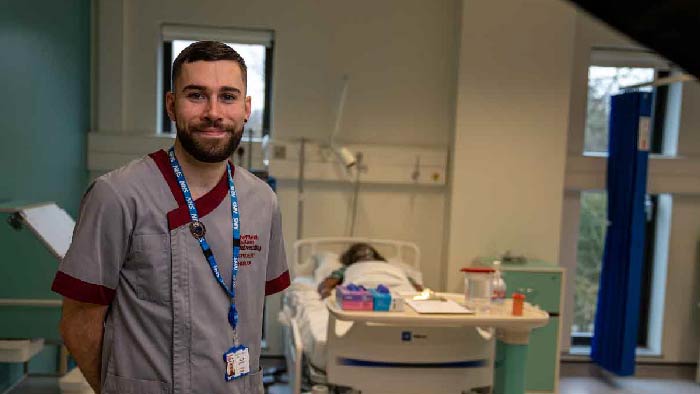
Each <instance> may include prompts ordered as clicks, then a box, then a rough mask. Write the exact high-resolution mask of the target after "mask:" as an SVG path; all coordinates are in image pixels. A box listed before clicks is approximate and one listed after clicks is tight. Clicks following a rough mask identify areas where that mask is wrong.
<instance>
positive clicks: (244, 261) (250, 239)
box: [238, 234, 262, 267]
mask: <svg viewBox="0 0 700 394" xmlns="http://www.w3.org/2000/svg"><path fill="white" fill-rule="evenodd" d="M261 250H262V246H260V245H258V235H257V234H241V254H240V256H239V257H238V258H239V259H240V261H239V262H238V265H239V266H240V267H245V266H247V265H251V264H253V260H254V259H255V256H257V254H258V252H260V251H261Z"/></svg>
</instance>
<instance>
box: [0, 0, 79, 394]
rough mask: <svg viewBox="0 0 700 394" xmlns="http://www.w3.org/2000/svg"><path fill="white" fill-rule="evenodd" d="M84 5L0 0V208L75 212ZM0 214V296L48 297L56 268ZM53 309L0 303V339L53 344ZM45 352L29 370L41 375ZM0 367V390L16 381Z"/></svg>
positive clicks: (17, 369) (8, 368) (12, 371)
mask: <svg viewBox="0 0 700 394" xmlns="http://www.w3.org/2000/svg"><path fill="white" fill-rule="evenodd" d="M90 7H91V6H90V0H62V1H51V0H29V1H14V0H0V51H1V53H2V55H0V85H1V86H2V88H3V94H2V95H0V141H2V143H0V179H2V186H0V203H4V202H8V201H14V200H21V201H31V202H39V201H55V202H56V203H58V204H59V205H60V206H62V207H64V208H65V209H66V210H67V211H68V212H69V213H70V214H71V215H73V216H75V214H76V212H77V210H78V205H79V203H80V196H81V195H82V192H83V190H84V189H85V186H86V182H87V179H88V173H87V169H86V165H85V163H86V159H85V157H86V139H87V131H88V129H89V120H90V13H91V10H90ZM6 218H7V216H6V215H0V251H1V253H0V298H56V299H58V298H59V297H58V296H57V295H55V294H53V293H52V292H51V290H50V286H51V281H52V279H53V276H54V274H55V272H56V267H57V265H58V262H57V261H56V260H55V259H54V258H53V257H52V256H51V255H50V254H49V253H48V251H46V250H45V249H44V248H43V246H42V245H41V244H40V243H39V241H37V240H36V239H35V238H34V236H33V235H32V234H31V233H30V232H29V230H27V229H24V230H22V231H19V232H17V231H15V230H13V229H11V228H10V227H9V226H8V225H7V224H6V223H5V220H6ZM58 314H59V310H58V308H54V309H50V308H38V309H29V308H15V307H0V338H15V337H21V336H24V337H45V338H48V339H58ZM52 362H55V361H54V360H53V357H52V356H51V355H49V356H46V357H43V358H42V359H41V360H37V361H33V364H32V367H33V368H32V369H35V368H36V369H37V370H40V371H41V370H51V368H52V367H51V366H49V365H48V364H50V363H52ZM21 367H22V366H21V365H13V364H0V392H2V391H3V390H4V389H5V388H7V387H8V386H9V385H11V384H12V383H13V382H15V381H16V380H17V379H18V378H19V377H21V372H22V368H21Z"/></svg>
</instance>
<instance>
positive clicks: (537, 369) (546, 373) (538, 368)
mask: <svg viewBox="0 0 700 394" xmlns="http://www.w3.org/2000/svg"><path fill="white" fill-rule="evenodd" d="M558 336H559V317H550V319H549V323H548V324H547V325H546V326H544V327H541V328H537V329H535V330H533V331H532V333H530V346H528V351H527V365H526V366H525V389H526V390H527V391H545V392H553V391H554V386H555V379H556V370H557V367H558V366H557V360H558V357H557V352H558V351H559V350H558V349H557V338H558Z"/></svg>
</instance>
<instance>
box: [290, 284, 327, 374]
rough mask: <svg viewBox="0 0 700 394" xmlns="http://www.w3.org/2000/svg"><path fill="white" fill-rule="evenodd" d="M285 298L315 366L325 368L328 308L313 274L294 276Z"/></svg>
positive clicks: (306, 350)
mask: <svg viewBox="0 0 700 394" xmlns="http://www.w3.org/2000/svg"><path fill="white" fill-rule="evenodd" d="M286 298H287V302H286V304H287V306H288V307H289V312H290V313H291V315H292V317H293V318H295V319H296V321H297V324H298V327H299V333H300V334H301V341H302V343H303V345H304V355H306V357H308V359H309V362H310V363H311V364H312V365H313V366H314V367H316V368H319V369H323V370H325V368H326V338H327V335H328V333H327V330H328V309H327V308H326V305H325V303H324V301H323V300H322V299H321V296H320V295H319V294H318V292H317V291H316V284H315V282H314V278H313V277H307V276H301V277H297V278H295V279H294V280H293V281H292V284H291V285H290V286H289V289H288V290H287V294H286Z"/></svg>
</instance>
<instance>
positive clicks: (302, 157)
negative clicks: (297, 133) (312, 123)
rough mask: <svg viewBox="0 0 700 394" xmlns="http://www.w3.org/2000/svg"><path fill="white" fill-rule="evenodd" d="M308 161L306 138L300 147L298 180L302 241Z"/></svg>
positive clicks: (299, 219) (298, 231) (300, 236)
mask: <svg viewBox="0 0 700 394" xmlns="http://www.w3.org/2000/svg"><path fill="white" fill-rule="evenodd" d="M305 160H306V138H302V139H301V144H300V145H299V178H298V179H297V192H298V197H297V239H302V234H303V231H304V162H305Z"/></svg>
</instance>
